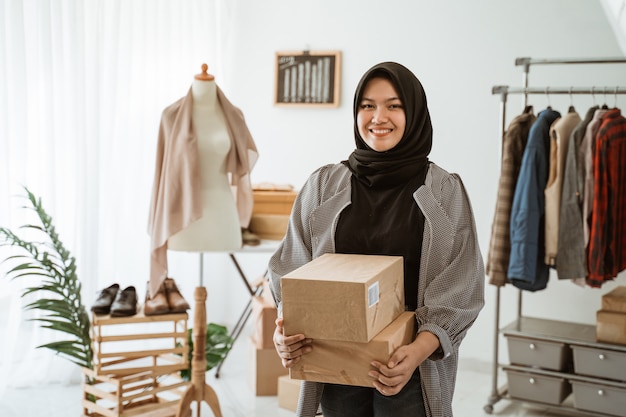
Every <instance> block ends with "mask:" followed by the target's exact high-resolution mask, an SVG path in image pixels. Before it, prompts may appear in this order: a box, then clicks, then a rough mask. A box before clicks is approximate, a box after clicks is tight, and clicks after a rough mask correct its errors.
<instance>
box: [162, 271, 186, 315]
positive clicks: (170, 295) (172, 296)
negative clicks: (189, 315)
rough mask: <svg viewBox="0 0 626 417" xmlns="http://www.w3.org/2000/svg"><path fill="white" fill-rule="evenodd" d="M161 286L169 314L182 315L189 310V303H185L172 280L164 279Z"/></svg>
mask: <svg viewBox="0 0 626 417" xmlns="http://www.w3.org/2000/svg"><path fill="white" fill-rule="evenodd" d="M163 285H164V286H165V295H166V296H167V303H168V304H169V306H170V313H184V312H185V311H187V310H189V303H187V301H185V299H184V298H183V296H182V294H181V293H180V291H178V287H177V286H176V283H175V282H174V280H173V279H172V278H165V281H164V282H163Z"/></svg>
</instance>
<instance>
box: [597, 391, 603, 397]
mask: <svg viewBox="0 0 626 417" xmlns="http://www.w3.org/2000/svg"><path fill="white" fill-rule="evenodd" d="M598 395H599V396H600V397H604V390H603V389H599V390H598Z"/></svg>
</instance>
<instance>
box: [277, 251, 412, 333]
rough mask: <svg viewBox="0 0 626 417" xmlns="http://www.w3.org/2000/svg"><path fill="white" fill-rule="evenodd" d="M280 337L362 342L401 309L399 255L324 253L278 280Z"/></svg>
mask: <svg viewBox="0 0 626 417" xmlns="http://www.w3.org/2000/svg"><path fill="white" fill-rule="evenodd" d="M281 288H282V306H283V317H284V320H285V321H284V328H285V334H288V335H293V334H299V333H302V334H304V335H305V336H307V337H310V338H312V339H323V340H340V341H348V342H360V343H366V342H369V341H370V340H372V338H373V337H374V336H375V335H377V334H378V333H379V332H380V331H382V330H383V329H384V328H385V327H386V326H387V325H389V324H390V323H391V322H392V321H393V320H394V319H395V318H397V317H398V316H399V315H400V314H401V313H402V312H403V311H404V264H403V260H402V257H401V256H384V255H354V254H337V253H333V254H330V253H329V254H325V255H322V256H320V257H319V258H316V259H314V260H312V261H311V262H309V263H307V264H305V265H303V266H302V267H300V268H297V269H296V270H294V271H292V272H290V273H288V274H286V275H284V276H283V277H282V279H281Z"/></svg>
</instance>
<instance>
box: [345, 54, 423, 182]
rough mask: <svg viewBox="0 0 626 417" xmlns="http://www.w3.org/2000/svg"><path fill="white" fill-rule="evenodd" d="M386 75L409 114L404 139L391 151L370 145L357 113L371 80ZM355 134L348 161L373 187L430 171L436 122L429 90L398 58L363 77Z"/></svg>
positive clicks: (356, 101) (355, 107)
mask: <svg viewBox="0 0 626 417" xmlns="http://www.w3.org/2000/svg"><path fill="white" fill-rule="evenodd" d="M376 77H383V78H386V79H388V80H390V81H391V83H392V84H393V86H394V88H395V90H396V92H397V93H398V95H399V97H400V100H401V101H402V104H403V106H404V111H405V114H406V127H405V131H404V135H403V136H402V139H401V140H400V142H399V143H398V144H397V145H396V146H395V147H393V148H392V149H389V150H388V151H384V152H378V151H375V150H373V149H372V148H370V147H369V146H368V145H367V144H366V143H365V141H364V140H363V138H361V135H360V134H359V128H358V126H357V113H358V110H359V105H360V102H361V99H362V96H363V90H364V88H365V86H366V85H367V82H368V81H369V80H371V79H372V78H376ZM353 114H354V137H355V141H356V149H355V150H354V152H352V154H351V155H350V157H349V158H348V160H347V161H344V163H345V164H346V165H347V166H348V168H349V169H350V171H352V174H353V175H354V177H355V178H356V179H358V180H359V181H360V182H361V183H363V184H364V185H366V186H369V187H378V186H383V187H386V186H393V185H398V184H399V183H402V182H405V181H407V180H408V179H410V178H415V177H416V176H417V177H420V176H421V177H423V176H425V174H426V166H427V164H428V154H429V153H430V150H431V148H432V135H433V130H432V125H431V123H430V114H429V112H428V105H427V103H426V93H425V92H424V88H423V87H422V84H421V83H420V82H419V80H418V79H417V77H416V76H415V75H414V74H413V73H412V72H411V71H410V70H409V69H408V68H406V67H404V66H403V65H401V64H398V63H395V62H383V63H380V64H377V65H374V66H373V67H372V68H370V69H369V70H368V71H367V72H366V73H365V74H364V75H363V77H362V78H361V81H359V84H358V85H357V88H356V92H355V94H354V103H353Z"/></svg>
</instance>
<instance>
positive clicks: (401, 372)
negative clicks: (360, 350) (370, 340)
mask: <svg viewBox="0 0 626 417" xmlns="http://www.w3.org/2000/svg"><path fill="white" fill-rule="evenodd" d="M419 364H420V361H418V359H417V356H416V355H415V353H414V352H412V347H411V345H405V346H400V347H399V348H398V349H396V351H395V352H394V353H393V355H391V357H390V358H389V361H388V362H387V363H386V364H383V363H380V362H378V361H373V362H372V366H373V367H374V368H376V369H377V370H376V371H370V372H369V376H371V377H372V378H374V388H376V389H377V390H378V392H380V393H381V394H383V395H386V396H390V395H396V394H397V393H399V392H400V390H402V388H404V386H405V385H406V384H407V383H408V382H409V380H410V379H411V376H412V375H413V372H415V370H416V369H417V367H418V366H419Z"/></svg>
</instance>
